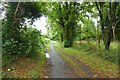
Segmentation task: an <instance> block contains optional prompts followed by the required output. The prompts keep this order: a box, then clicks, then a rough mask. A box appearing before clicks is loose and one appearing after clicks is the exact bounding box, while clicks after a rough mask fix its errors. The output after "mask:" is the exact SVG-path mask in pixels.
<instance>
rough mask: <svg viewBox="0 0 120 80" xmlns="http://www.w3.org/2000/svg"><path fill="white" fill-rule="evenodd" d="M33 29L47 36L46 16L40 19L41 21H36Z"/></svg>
mask: <svg viewBox="0 0 120 80" xmlns="http://www.w3.org/2000/svg"><path fill="white" fill-rule="evenodd" d="M33 25H35V26H33V27H35V28H36V29H38V30H41V32H42V34H46V33H47V28H46V26H47V17H45V16H42V17H40V19H38V20H36V21H35V22H34V23H33Z"/></svg>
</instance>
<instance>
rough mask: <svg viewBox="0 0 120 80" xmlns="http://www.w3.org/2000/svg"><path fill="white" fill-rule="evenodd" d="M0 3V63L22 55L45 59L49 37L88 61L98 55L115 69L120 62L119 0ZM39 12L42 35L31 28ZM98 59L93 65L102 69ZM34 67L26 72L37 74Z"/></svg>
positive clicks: (7, 62) (11, 60)
mask: <svg viewBox="0 0 120 80" xmlns="http://www.w3.org/2000/svg"><path fill="white" fill-rule="evenodd" d="M0 5H2V6H3V10H4V11H5V16H4V18H3V19H2V56H3V58H2V63H3V67H6V66H9V64H10V63H12V62H14V61H15V60H18V59H22V57H24V58H30V59H31V60H33V59H36V58H37V57H36V56H37V55H40V56H39V58H40V59H41V61H43V63H45V58H44V57H45V54H44V53H45V51H46V47H48V46H49V41H50V39H51V40H56V41H59V42H61V43H62V44H63V45H62V46H64V47H65V48H64V47H62V48H63V50H65V51H67V52H68V53H70V54H73V56H76V57H80V56H82V58H83V59H84V58H87V59H88V60H87V61H88V63H89V61H92V60H96V59H97V58H99V61H100V60H101V61H103V64H104V60H105V64H106V63H108V64H109V62H110V63H111V64H115V70H116V69H117V68H116V65H117V64H118V65H120V62H119V59H120V58H119V56H120V54H119V53H118V52H119V46H120V45H119V44H120V2H54V3H51V2H48V3H45V2H7V3H0ZM42 15H44V16H46V17H47V18H48V20H47V23H48V24H47V29H48V33H47V34H46V35H42V34H41V31H39V30H37V29H35V28H33V23H34V22H35V20H37V19H39V18H40V17H41V16H42ZM26 21H27V22H26ZM28 24H29V26H28ZM40 27H41V25H40ZM73 48H74V49H73ZM76 49H77V50H76ZM48 51H49V49H48ZM74 51H75V52H74ZM81 51H82V54H81ZM77 53H78V54H77ZM38 60H39V59H38ZM84 60H85V59H84ZM99 61H98V62H97V61H96V64H95V66H94V67H100V69H102V68H101V64H102V63H101V64H98V63H99ZM107 61H108V62H107ZM38 62H39V61H38ZM38 65H39V64H38ZM42 65H43V64H42ZM11 66H12V65H11ZM105 68H106V67H105ZM110 68H111V67H110ZM113 68H114V66H113ZM36 70H37V69H35V70H33V71H31V72H29V74H30V75H31V74H32V73H33V75H32V76H33V77H34V76H35V77H38V72H36ZM112 71H113V70H112ZM113 72H114V71H113ZM3 74H4V72H3ZM9 77H10V76H9Z"/></svg>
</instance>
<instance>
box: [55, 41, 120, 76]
mask: <svg viewBox="0 0 120 80" xmlns="http://www.w3.org/2000/svg"><path fill="white" fill-rule="evenodd" d="M56 46H59V48H60V49H61V50H63V51H65V52H66V53H67V54H68V55H71V56H74V57H75V58H76V59H78V60H80V61H81V62H83V63H84V64H86V65H88V66H90V67H91V68H92V69H93V71H94V72H95V73H97V74H98V75H102V76H103V77H104V78H106V77H107V78H116V77H118V65H116V64H114V63H112V62H109V61H106V60H104V59H102V58H100V57H98V56H97V55H96V54H95V53H96V52H94V53H93V54H87V52H85V51H84V50H77V49H73V48H64V47H62V45H61V44H59V43H57V42H56ZM69 61H70V60H69Z"/></svg>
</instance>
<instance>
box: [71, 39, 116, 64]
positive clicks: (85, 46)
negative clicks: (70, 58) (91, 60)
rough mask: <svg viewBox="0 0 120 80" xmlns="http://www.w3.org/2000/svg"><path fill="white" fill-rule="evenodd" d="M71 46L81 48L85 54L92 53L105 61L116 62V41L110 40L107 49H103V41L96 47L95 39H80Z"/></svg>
mask: <svg viewBox="0 0 120 80" xmlns="http://www.w3.org/2000/svg"><path fill="white" fill-rule="evenodd" d="M73 48H75V49H78V50H83V51H85V52H86V54H94V55H96V56H99V57H101V58H103V59H105V60H107V61H110V62H112V63H115V64H118V42H111V44H110V50H109V51H106V50H105V49H104V44H103V42H101V44H100V47H99V49H98V47H97V44H96V42H95V41H93V42H92V41H91V42H89V43H88V42H86V41H82V42H81V43H79V42H75V43H74V45H73Z"/></svg>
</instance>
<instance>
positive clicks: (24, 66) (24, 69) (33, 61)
mask: <svg viewBox="0 0 120 80" xmlns="http://www.w3.org/2000/svg"><path fill="white" fill-rule="evenodd" d="M5 59H8V60H10V59H13V56H11V57H9V58H8V57H7V58H5ZM6 62H7V61H6ZM8 62H9V64H8ZM8 62H7V65H6V66H3V76H2V77H3V78H39V77H40V76H41V75H42V74H43V73H42V71H43V69H44V68H43V67H44V65H45V63H46V57H45V53H44V52H38V53H37V54H34V56H33V57H31V58H30V57H25V56H20V57H19V58H17V59H14V60H13V61H12V62H10V61H8ZM12 67H13V68H15V69H14V70H12ZM8 68H9V69H11V71H7V69H8Z"/></svg>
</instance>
